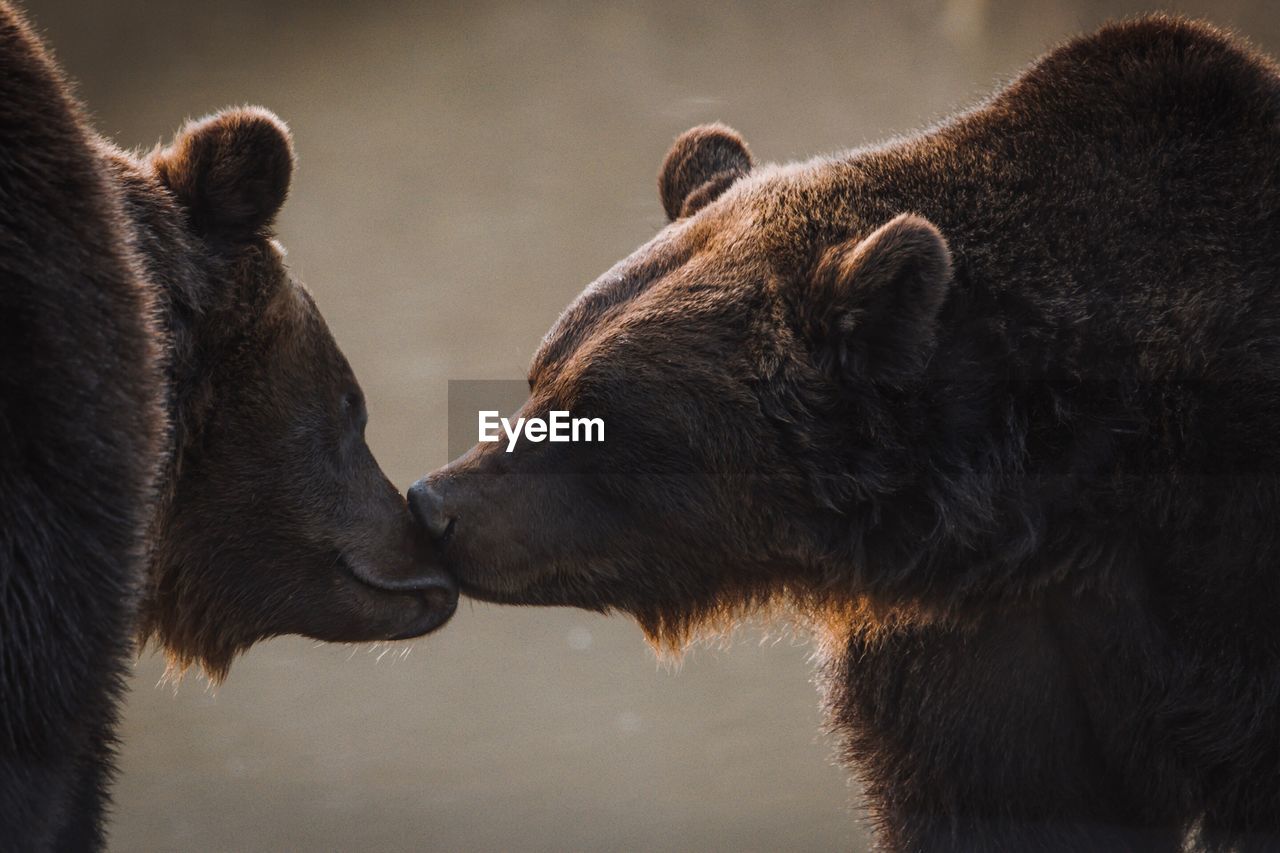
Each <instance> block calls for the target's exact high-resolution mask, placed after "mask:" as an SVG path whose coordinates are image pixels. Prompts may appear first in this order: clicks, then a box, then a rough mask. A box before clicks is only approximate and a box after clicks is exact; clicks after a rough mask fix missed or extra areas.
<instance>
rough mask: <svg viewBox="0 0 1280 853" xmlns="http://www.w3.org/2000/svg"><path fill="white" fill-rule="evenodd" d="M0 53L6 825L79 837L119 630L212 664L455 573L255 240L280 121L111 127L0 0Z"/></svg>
mask: <svg viewBox="0 0 1280 853" xmlns="http://www.w3.org/2000/svg"><path fill="white" fill-rule="evenodd" d="M0 71H2V72H3V73H2V74H0V89H2V90H3V98H0V125H2V127H3V132H0V201H3V204H0V268H2V269H3V271H4V276H3V278H0V494H3V496H4V497H3V505H2V506H0V697H3V703H2V707H0V846H3V847H4V848H5V849H21V850H40V849H58V850H67V849H71V850H74V849H85V848H94V847H97V846H100V845H101V843H102V813H103V804H104V802H105V792H106V787H107V782H108V778H107V777H108V776H109V774H110V768H111V759H112V732H113V730H114V724H115V717H116V708H117V705H118V701H119V697H120V693H121V674H122V672H123V667H124V663H125V661H126V659H127V657H128V656H129V654H130V652H131V651H132V649H133V648H134V642H133V641H134V638H135V637H137V639H138V640H139V642H140V643H145V642H146V641H148V640H150V639H154V640H156V641H157V642H159V644H160V645H162V646H163V647H164V648H165V649H166V651H167V652H168V654H169V656H170V659H171V661H172V663H173V666H174V667H175V668H176V669H179V670H181V669H183V668H185V667H186V666H187V665H189V664H191V663H200V664H202V665H203V666H204V667H205V669H206V671H207V672H208V673H209V674H210V675H211V676H212V677H213V678H215V679H217V678H221V677H222V676H223V675H224V674H225V672H226V670H227V667H228V666H229V665H230V663H231V660H232V659H233V658H234V657H235V655H236V654H238V653H239V652H241V651H242V650H243V649H245V648H247V647H248V646H249V645H250V644H252V643H253V642H255V641H257V640H259V639H263V638H266V637H271V636H275V635H278V634H288V633H296V634H303V635H306V636H309V637H314V638H317V639H322V640H332V641H341V642H359V641H365V640H385V639H395V638H400V637H409V636H416V635H418V634H422V633H425V632H427V631H429V630H431V629H433V628H435V627H436V626H438V625H440V624H442V623H443V622H444V621H445V620H446V619H448V618H449V616H450V615H451V614H452V612H453V609H454V606H455V603H456V597H457V591H456V586H455V584H454V582H453V581H452V579H450V578H449V577H447V576H446V575H445V574H443V572H442V571H441V570H440V569H439V568H438V566H436V565H433V564H432V563H431V562H430V560H429V554H428V551H427V549H426V547H425V542H424V541H423V539H422V537H421V536H419V535H418V533H417V531H416V529H415V527H414V525H413V522H412V519H411V518H410V516H409V513H408V511H407V509H406V507H405V504H404V500H403V499H402V498H401V496H400V495H399V494H398V492H397V491H396V490H395V488H394V487H392V485H391V484H390V483H389V482H388V481H387V479H386V478H385V477H384V476H383V474H382V472H381V470H380V469H379V468H378V465H377V463H376V462H375V461H374V459H373V457H372V456H371V455H370V453H369V449H368V447H367V445H366V444H365V442H364V427H365V421H366V419H367V414H366V412H365V407H364V400H363V397H362V395H361V393H360V389H359V386H358V385H357V383H356V381H355V378H354V376H353V375H352V373H351V369H350V367H349V366H348V365H347V362H346V360H345V359H344V358H343V356H342V354H341V352H340V351H339V350H338V348H337V346H336V344H335V343H334V341H333V338H332V336H331V335H330V334H329V331H328V329H327V328H326V327H325V324H324V321H323V320H322V319H321V317H320V315H319V313H318V312H317V310H316V308H315V306H314V304H313V303H312V301H311V298H310V296H309V295H308V294H307V293H306V291H305V290H304V289H303V288H302V287H301V286H300V285H299V284H297V283H295V282H293V281H292V280H291V278H290V277H289V275H288V271H287V270H286V269H285V266H284V263H283V252H282V250H281V249H280V248H279V247H278V246H277V245H276V244H275V243H274V241H273V240H272V239H271V233H270V225H271V222H272V221H273V219H274V217H275V215H276V213H277V212H278V210H279V209H280V206H281V204H283V202H284V199H285V195H286V194H287V191H288V185H289V179H290V175H291V171H292V166H293V150H292V143H291V141H290V139H289V135H288V131H287V129H286V128H285V126H284V125H283V123H281V122H280V121H279V119H277V118H275V117H274V116H273V115H271V114H270V113H268V112H266V111H265V110H260V109H240V110H232V111H228V112H224V113H221V114H219V115H216V116H212V117H210V118H207V119H203V120H201V121H198V122H193V123H190V124H189V125H188V126H187V127H186V128H184V129H183V130H182V131H181V132H180V133H179V134H178V137H177V138H176V140H175V141H174V143H173V144H172V145H171V146H169V147H167V148H162V149H158V150H156V151H154V152H152V153H150V154H149V155H147V156H145V157H135V156H134V155H132V154H128V153H126V152H122V151H120V150H118V149H116V148H115V147H113V146H112V145H111V144H110V143H108V142H106V141H104V140H102V139H100V138H98V137H97V136H96V135H94V134H93V132H92V131H91V130H89V129H88V126H87V125H86V123H85V121H84V119H83V118H82V116H81V114H80V112H79V109H78V107H77V106H76V105H75V104H74V103H73V102H72V101H71V99H70V98H69V96H68V95H67V92H68V87H67V84H66V83H65V82H64V81H63V80H62V79H61V77H60V76H59V74H58V72H57V71H56V69H54V67H53V66H52V65H51V63H50V61H49V59H48V57H47V56H46V54H45V52H44V50H43V49H42V48H41V46H40V45H39V43H38V42H37V41H36V40H35V38H34V37H33V36H32V34H31V32H30V30H29V28H28V27H27V26H26V25H25V24H24V23H23V22H22V21H21V20H20V18H19V17H18V15H17V14H16V13H14V12H13V11H12V10H11V9H9V8H8V7H6V6H4V5H3V4H0Z"/></svg>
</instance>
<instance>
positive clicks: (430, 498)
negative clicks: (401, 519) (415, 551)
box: [409, 479, 457, 543]
mask: <svg viewBox="0 0 1280 853" xmlns="http://www.w3.org/2000/svg"><path fill="white" fill-rule="evenodd" d="M409 509H410V510H412V512H413V517H414V518H415V519H417V521H418V524H420V525H422V526H423V528H425V529H426V531H427V532H428V533H430V534H431V538H432V539H434V540H436V541H437V542H439V543H444V542H447V541H448V539H449V536H450V534H452V533H453V526H454V523H455V522H456V521H457V519H455V518H454V517H453V516H451V515H449V514H448V513H447V512H445V508H444V497H443V495H441V494H440V488H439V486H437V485H435V484H434V483H431V482H429V481H427V480H425V479H423V480H419V481H418V482H416V483H414V484H413V485H412V486H411V487H410V488H409Z"/></svg>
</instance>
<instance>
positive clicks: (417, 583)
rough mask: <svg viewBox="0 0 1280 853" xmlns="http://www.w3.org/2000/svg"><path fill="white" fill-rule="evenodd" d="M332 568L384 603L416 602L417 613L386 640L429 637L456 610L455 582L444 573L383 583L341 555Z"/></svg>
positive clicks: (456, 589)
mask: <svg viewBox="0 0 1280 853" xmlns="http://www.w3.org/2000/svg"><path fill="white" fill-rule="evenodd" d="M335 565H336V566H337V569H338V572H339V574H341V575H342V576H343V577H344V578H345V579H346V580H347V581H348V582H349V583H351V584H353V585H354V586H356V587H358V588H359V589H361V590H363V591H364V592H366V593H373V595H374V596H376V597H378V598H380V599H383V600H385V601H398V602H404V601H405V600H406V599H413V600H416V601H417V603H418V608H417V611H418V612H417V613H416V614H415V615H414V616H413V617H412V618H410V619H409V620H408V622H407V623H405V624H402V625H401V626H400V629H399V630H398V631H396V632H394V633H392V634H391V635H389V636H387V637H386V638H385V639H387V640H408V639H412V638H414V637H421V636H423V635H424V634H429V633H431V632H432V631H434V630H436V629H437V628H439V627H440V626H442V625H444V624H445V623H446V622H448V621H449V619H450V618H452V616H453V614H454V611H456V610H457V609H458V582H457V581H456V580H454V579H453V577H452V576H450V575H447V574H444V573H443V572H433V573H431V574H428V575H424V576H422V577H420V578H410V579H407V580H395V581H384V580H381V579H375V578H374V577H372V576H370V575H369V574H368V573H367V572H365V571H362V570H361V568H360V564H359V563H357V562H356V561H354V560H352V559H351V558H350V557H348V556H347V555H346V554H343V553H339V554H338V555H337V559H336V560H335Z"/></svg>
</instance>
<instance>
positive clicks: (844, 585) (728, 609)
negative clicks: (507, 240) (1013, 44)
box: [410, 17, 1280, 851]
mask: <svg viewBox="0 0 1280 853" xmlns="http://www.w3.org/2000/svg"><path fill="white" fill-rule="evenodd" d="M659 185H660V189H661V197H662V203H663V206H664V208H665V209H666V211H667V214H668V216H669V217H670V219H671V220H672V221H671V223H670V224H669V225H667V226H666V227H665V228H664V229H663V230H662V231H661V232H659V234H658V235H657V236H656V237H655V238H654V239H653V240H651V241H650V242H649V243H647V244H646V245H644V246H643V247H641V248H640V249H639V250H638V251H636V252H635V253H634V254H632V255H631V256H630V257H628V258H626V259H625V260H623V261H621V262H620V263H618V264H617V265H616V266H614V267H613V268H612V269H611V270H609V272H607V273H606V274H605V275H604V276H603V277H601V278H600V279H598V280H597V281H596V282H595V283H593V284H592V285H591V286H590V287H588V288H587V289H586V291H585V292H583V294H582V295H581V296H580V297H579V298H578V300H577V301H576V302H574V303H573V304H572V305H571V306H570V307H569V308H568V309H567V310H566V311H565V312H564V314H563V315H562V316H561V317H560V319H559V321H558V322H557V323H556V324H555V325H554V326H553V328H552V329H551V331H550V332H549V333H548V334H547V336H546V338H545V340H544V341H543V343H542V345H541V347H540V348H539V349H538V351H537V353H536V354H535V355H534V357H533V362H532V366H531V368H530V370H529V376H528V379H529V388H530V396H529V399H528V401H527V402H526V404H525V405H524V407H523V408H522V409H521V411H520V412H519V413H518V414H519V416H524V417H545V416H546V414H547V413H548V412H549V411H557V410H563V411H568V412H571V413H572V415H573V416H574V417H590V418H600V419H602V420H603V421H604V423H605V426H606V430H607V436H606V440H605V441H604V442H603V443H601V442H592V443H587V442H577V443H574V442H571V441H570V442H557V443H552V442H549V441H540V442H533V441H521V442H519V443H518V444H516V445H515V446H514V447H510V448H508V447H507V446H504V445H502V444H493V443H482V444H478V445H477V446H476V447H475V448H474V449H472V450H471V451H469V452H468V453H466V454H465V455H463V456H462V457H461V458H459V459H457V460H455V461H454V462H452V463H451V464H449V465H448V466H446V467H445V468H443V469H441V470H439V471H437V472H435V473H433V474H432V475H430V476H429V477H427V478H425V479H424V480H423V481H420V482H419V483H418V484H417V485H415V486H414V487H413V488H412V489H411V490H410V504H411V507H412V508H413V509H414V512H415V514H416V515H417V517H418V518H419V520H420V523H422V524H423V525H424V527H426V528H427V529H428V530H429V531H431V533H432V534H433V535H434V536H435V537H436V538H437V539H438V540H439V542H440V543H441V546H442V548H443V549H444V556H445V562H446V565H447V566H449V567H450V568H451V569H452V570H453V571H454V572H455V573H456V574H457V575H458V577H459V579H460V583H461V585H462V589H463V592H464V593H466V594H469V595H471V596H474V597H476V598H480V599H485V600H491V601H497V602H507V603H514V604H539V605H572V606H578V607H584V608H589V609H593V610H601V611H608V610H621V611H625V612H627V613H630V614H632V615H634V616H635V617H636V618H637V619H638V620H639V622H640V623H641V625H642V626H643V627H644V628H645V630H646V631H647V633H648V634H649V635H650V637H652V638H653V639H654V641H655V642H657V643H659V644H662V645H667V646H677V647H678V646H680V645H681V644H683V643H684V642H685V641H686V639H687V638H688V637H690V636H691V635H692V634H693V633H695V632H696V631H698V630H699V629H701V628H704V627H706V626H707V625H708V624H709V623H710V624H712V625H713V626H714V625H716V624H719V623H721V622H722V620H724V619H731V618H733V617H734V615H735V614H740V613H742V612H743V611H744V610H749V609H751V608H755V607H763V606H774V605H776V606H785V605H788V604H789V605H791V606H792V608H793V609H794V611H795V612H796V613H798V614H800V615H801V616H803V617H805V618H807V619H808V620H809V621H810V622H812V624H813V625H814V626H815V628H816V629H817V631H818V632H819V634H820V643H821V646H820V648H821V650H822V654H823V656H824V657H825V661H826V662H825V666H824V672H825V684H826V694H827V695H826V698H827V702H828V705H829V708H830V715H831V717H830V718H831V720H832V725H833V728H834V729H835V730H836V731H837V732H838V733H839V734H840V735H841V736H842V739H843V757H844V759H845V760H846V761H847V764H848V765H849V767H850V768H851V770H852V771H853V773H854V774H855V775H856V777H857V779H858V780H859V781H860V782H861V784H862V787H863V791H864V793H865V798H866V799H865V801H866V807H867V810H868V812H869V815H870V819H871V822H872V824H873V826H874V828H875V830H876V833H877V838H878V841H879V843H880V844H881V845H882V846H883V847H884V848H886V849H891V850H932V849H964V850H969V849H973V850H1014V851H1021V850H1043V849H1062V850H1104V849H1135V848H1144V849H1163V850H1178V849H1181V848H1182V845H1183V844H1184V842H1185V843H1188V844H1190V845H1193V846H1199V847H1202V848H1205V849H1214V850H1217V849H1225V848H1229V847H1250V846H1258V847H1263V846H1268V845H1276V844H1280V834H1278V832H1277V831H1278V830H1280V737H1278V735H1280V619H1277V618H1276V610H1277V607H1278V606H1280V568H1278V567H1280V522H1278V520H1280V478H1278V477H1277V475H1278V474H1280V74H1278V73H1277V68H1276V66H1275V65H1273V64H1272V62H1271V61H1270V60H1268V59H1266V58H1264V57H1261V56H1259V55H1257V54H1256V53H1254V52H1253V51H1252V50H1251V49H1250V48H1248V47H1247V46H1245V45H1243V44H1242V43H1241V42H1239V41H1237V40H1235V39H1233V38H1231V37H1229V36H1227V35H1225V34H1223V33H1221V32H1219V31H1217V30H1215V29H1213V28H1211V27H1209V26H1207V25H1203V24H1199V23H1191V22H1187V21H1183V20H1177V19H1170V18H1165V17H1154V18H1147V19H1143V20H1138V21H1133V22H1128V23H1122V24H1116V25H1110V26H1107V27H1105V28H1103V29H1102V30H1100V31H1098V32H1097V33H1095V34H1093V35H1090V36H1088V37H1083V38H1079V39H1077V40H1075V41H1072V42H1070V43H1068V44H1066V45H1065V46H1063V47H1061V48H1060V49H1057V50H1054V51H1052V52H1051V53H1049V54H1048V55H1047V56H1045V57H1044V58H1042V59H1041V60H1039V61H1038V62H1036V63H1035V64H1034V65H1033V66H1031V67H1030V68H1029V69H1028V70H1026V71H1025V73H1023V74H1022V75H1021V76H1020V77H1019V78H1018V79H1016V80H1015V81H1014V82H1013V83H1012V84H1011V85H1009V86H1008V87H1007V88H1005V89H1003V90H1002V91H1000V92H998V93H997V94H995V95H994V96H992V97H991V98H990V99H989V100H988V101H986V102H985V103H984V104H982V105H981V106H979V107H977V108H975V109H973V110H971V111H969V112H966V113H963V114H961V115H958V116H957V117H955V118H953V119H950V120H948V121H946V122H944V123H942V124H940V125H938V126H936V127H934V128H932V129H929V130H927V131H925V132H922V133H920V134H918V135H915V136H910V137H903V138H898V139H894V140H893V141H890V142H888V143H886V144H883V145H880V146H874V147H867V148H862V149H858V150H855V151H852V152H849V153H846V154H842V155H839V156H836V157H823V158H819V159H816V160H812V161H809V162H806V163H800V164H794V165H785V166H765V167H755V166H753V164H752V158H751V156H750V155H749V154H748V151H747V147H746V145H744V144H743V142H742V140H741V139H740V138H739V137H738V136H737V134H735V133H734V132H732V131H730V130H728V129H727V128H725V127H722V126H708V127H701V128H696V129H694V130H692V131H690V132H688V133H686V134H685V135H684V136H682V137H680V138H679V139H678V140H677V141H676V143H675V146H674V147H673V148H672V150H671V152H670V153H669V154H668V156H667V158H666V161H665V162H664V164H663V166H662V170H661V174H660V178H659ZM508 451H509V452H508Z"/></svg>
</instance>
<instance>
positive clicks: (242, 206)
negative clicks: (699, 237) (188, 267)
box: [151, 107, 293, 237]
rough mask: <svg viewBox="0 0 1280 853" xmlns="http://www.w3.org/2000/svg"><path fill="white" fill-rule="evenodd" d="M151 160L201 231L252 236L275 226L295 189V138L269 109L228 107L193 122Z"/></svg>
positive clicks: (198, 231) (234, 235)
mask: <svg viewBox="0 0 1280 853" xmlns="http://www.w3.org/2000/svg"><path fill="white" fill-rule="evenodd" d="M151 162H152V166H153V167H154V168H155V171H156V174H157V175H158V176H159V178H160V180H161V181H162V182H163V183H164V185H165V186H167V187H168V188H169V189H170V191H172V192H173V194H174V196H175V197H176V198H177V199H178V202H179V203H180V204H182V206H183V207H184V208H186V210H187V214H188V216H189V217H190V221H191V225H192V228H193V229H194V230H195V231H196V232H197V233H200V234H213V233H218V234H222V235H225V236H231V237H236V236H242V237H252V236H255V235H258V234H260V233H262V232H264V231H265V230H266V229H267V228H269V227H270V226H271V223H272V220H274V219H275V217H276V214H277V213H278V212H279V211H280V207H281V205H283V204H284V200H285V196H286V195H288V193H289V179H290V177H291V176H292V175H293V140H292V138H291V137H290V135H289V128H288V127H286V126H285V123H284V122H282V121H281V120H280V119H278V118H276V116H275V115H274V114H273V113H271V112H270V111H269V110H264V109H262V108H260V107H245V108H241V109H232V110H224V111H222V112H220V113H217V114H216V115H212V116H208V117H206V118H202V119H200V120H198V121H190V122H187V124H186V126H185V127H183V128H182V130H181V131H179V132H178V135H177V137H175V138H174V140H173V144H171V145H170V146H169V147H167V148H162V149H160V150H158V151H156V152H155V153H154V154H153V155H152V158H151Z"/></svg>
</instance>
